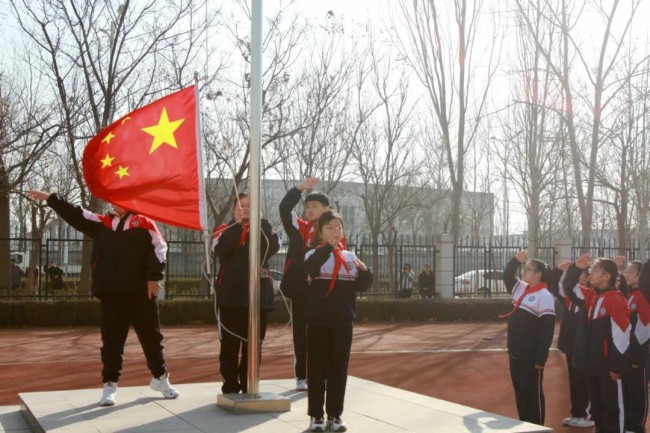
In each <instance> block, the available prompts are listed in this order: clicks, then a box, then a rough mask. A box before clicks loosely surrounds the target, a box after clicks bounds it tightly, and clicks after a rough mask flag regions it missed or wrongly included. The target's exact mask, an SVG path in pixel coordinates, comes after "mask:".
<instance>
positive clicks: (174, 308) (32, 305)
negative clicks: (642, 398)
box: [0, 299, 561, 328]
mask: <svg viewBox="0 0 650 433" xmlns="http://www.w3.org/2000/svg"><path fill="white" fill-rule="evenodd" d="M510 307H511V303H510V301H509V300H507V299H454V300H440V299H426V300H420V299H417V300H416V299H394V300H377V299H360V300H359V301H358V302H357V321H359V322H363V321H373V322H403V321H461V320H462V321H494V320H498V316H499V314H503V313H505V312H507V311H509V309H510ZM558 307H559V305H558ZM556 311H561V308H556ZM99 314H100V309H99V301H97V300H77V301H0V327H4V328H7V327H26V326H29V327H53V326H92V325H99ZM160 317H161V321H162V323H163V325H168V326H173V325H212V324H214V323H215V314H214V304H213V301H212V300H208V299H192V300H173V301H161V302H160ZM288 321H289V314H288V312H287V309H286V307H285V305H284V303H283V302H281V301H279V302H278V303H277V306H276V309H275V311H274V312H273V313H272V314H271V315H270V316H269V322H271V323H287V322H288Z"/></svg>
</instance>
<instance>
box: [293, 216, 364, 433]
mask: <svg viewBox="0 0 650 433" xmlns="http://www.w3.org/2000/svg"><path fill="white" fill-rule="evenodd" d="M318 230H319V238H320V240H321V241H322V242H319V245H318V247H317V248H316V249H313V250H310V251H308V252H307V253H306V254H305V262H304V268H305V272H306V273H307V275H308V276H309V287H308V288H307V293H306V295H305V314H306V318H307V376H308V380H309V390H308V394H307V396H308V400H309V401H308V407H309V409H308V413H309V416H310V417H311V421H310V426H309V429H310V430H311V431H313V432H322V431H324V430H325V428H326V425H325V420H324V419H323V417H324V411H323V403H325V413H327V417H328V420H327V428H329V430H330V431H337V432H343V431H346V426H345V424H344V423H343V421H342V420H341V414H342V413H343V401H344V399H345V385H346V382H347V377H348V361H349V359H350V349H351V347H352V324H353V321H354V315H355V302H356V297H357V292H358V291H364V290H367V289H369V288H370V285H371V284H372V274H371V273H370V271H369V270H368V268H367V267H366V265H365V264H364V263H363V262H361V261H360V260H358V259H357V257H356V255H355V254H354V253H352V252H350V251H347V250H345V249H344V248H343V247H342V245H341V239H342V238H343V222H342V219H341V216H340V215H338V214H337V213H335V212H332V211H328V212H325V213H323V215H321V217H320V218H319V220H318ZM325 380H327V392H326V390H325Z"/></svg>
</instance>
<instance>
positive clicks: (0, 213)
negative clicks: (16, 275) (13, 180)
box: [0, 160, 11, 294]
mask: <svg viewBox="0 0 650 433" xmlns="http://www.w3.org/2000/svg"><path fill="white" fill-rule="evenodd" d="M9 236H10V233H9V180H8V179H7V172H6V170H5V166H4V163H3V161H2V160H0V294H8V293H9V289H10V288H11V272H10V269H9V262H10V254H11V245H10V241H9Z"/></svg>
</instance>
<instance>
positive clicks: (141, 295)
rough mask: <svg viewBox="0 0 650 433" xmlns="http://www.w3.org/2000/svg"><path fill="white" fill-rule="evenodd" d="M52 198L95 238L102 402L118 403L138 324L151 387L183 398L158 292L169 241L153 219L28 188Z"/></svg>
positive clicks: (56, 206)
mask: <svg viewBox="0 0 650 433" xmlns="http://www.w3.org/2000/svg"><path fill="white" fill-rule="evenodd" d="M27 195H28V196H29V197H30V198H31V199H32V200H47V204H48V206H50V207H51V208H52V209H53V210H54V211H55V212H56V213H58V214H59V215H60V216H61V217H62V218H63V219H64V220H65V221H66V222H67V223H68V224H70V225H71V226H72V227H74V228H75V229H77V230H79V231H81V232H82V233H84V234H85V235H87V236H89V237H91V238H92V239H93V247H92V252H91V269H92V293H93V295H95V296H96V297H97V298H99V300H100V305H101V332H102V349H101V358H102V381H103V383H104V389H103V394H102V398H101V400H100V401H99V404H100V406H113V405H114V404H115V395H116V393H117V381H118V379H119V378H120V376H121V374H122V362H123V354H124V344H125V342H126V338H127V336H128V333H129V328H130V327H131V325H133V328H134V329H135V332H136V334H137V336H138V340H140V345H141V346H142V350H143V351H144V355H145V358H146V359H147V366H148V367H149V370H150V371H151V373H152V375H153V378H152V379H151V382H150V383H149V386H150V387H151V388H152V389H154V390H156V391H160V392H161V393H162V395H163V396H164V397H165V398H176V397H178V395H179V393H178V391H177V390H176V389H175V388H174V387H173V386H171V384H170V382H169V374H168V373H167V367H166V365H165V358H164V356H163V345H162V340H163V335H162V333H161V332H160V316H159V312H158V303H157V299H156V297H157V296H158V293H159V292H160V290H161V285H160V282H161V281H162V280H163V277H164V269H165V264H166V255H167V244H166V243H165V240H164V239H163V237H162V235H161V234H160V232H159V231H158V228H157V227H156V224H155V222H154V221H153V220H151V219H150V218H147V217H145V216H144V215H139V214H137V213H134V212H132V211H130V210H128V209H124V208H122V207H120V206H117V205H113V210H112V211H111V212H109V213H107V214H96V213H93V212H90V211H88V210H85V209H82V208H81V207H79V206H75V205H72V204H70V203H68V202H67V201H66V200H65V199H64V198H63V197H61V196H59V195H58V194H49V193H45V192H41V191H28V192H27Z"/></svg>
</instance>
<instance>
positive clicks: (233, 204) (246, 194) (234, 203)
mask: <svg viewBox="0 0 650 433" xmlns="http://www.w3.org/2000/svg"><path fill="white" fill-rule="evenodd" d="M244 197H248V193H247V192H240V193H239V194H237V197H235V200H233V202H232V207H233V208H235V207H237V204H238V203H239V200H241V199H242V198H244Z"/></svg>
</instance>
